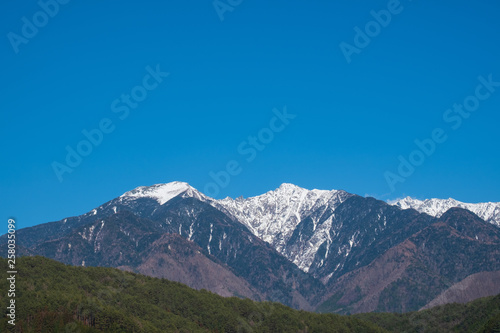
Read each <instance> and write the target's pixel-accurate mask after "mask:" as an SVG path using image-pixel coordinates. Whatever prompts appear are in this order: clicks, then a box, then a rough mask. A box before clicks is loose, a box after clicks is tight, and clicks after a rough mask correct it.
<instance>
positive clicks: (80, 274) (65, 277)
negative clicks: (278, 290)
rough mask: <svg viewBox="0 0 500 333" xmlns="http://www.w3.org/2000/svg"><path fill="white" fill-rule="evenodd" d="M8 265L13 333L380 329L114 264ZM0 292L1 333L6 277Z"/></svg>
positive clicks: (37, 261)
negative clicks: (12, 276) (11, 268)
mask: <svg viewBox="0 0 500 333" xmlns="http://www.w3.org/2000/svg"><path fill="white" fill-rule="evenodd" d="M0 263H1V265H0V267H1V270H2V271H3V272H6V271H7V261H6V260H5V259H0ZM16 268H17V271H18V274H17V279H16V284H17V285H16V289H17V292H16V326H15V332H44V333H45V332H72V333H73V332H74V333H76V332H82V333H83V332H147V333H153V332H386V331H385V330H383V329H381V328H378V327H376V325H375V324H371V323H368V322H364V321H362V320H360V319H357V318H352V317H347V316H340V315H335V314H316V313H310V312H305V311H297V310H293V309H291V308H289V307H286V306H284V305H281V304H279V303H270V302H261V303H257V302H254V301H251V300H249V299H240V298H236V297H231V298H224V297H221V296H218V295H216V294H213V293H210V292H207V291H203V290H202V291H197V290H194V289H191V288H189V287H187V286H185V285H183V284H180V283H177V282H171V281H168V280H165V279H158V278H152V277H148V276H144V275H138V274H132V273H128V272H123V271H120V270H118V269H114V268H103V267H74V266H66V265H64V264H61V263H59V262H57V261H54V260H51V259H47V258H44V257H22V258H18V260H17V262H16ZM0 290H1V291H2V292H1V294H0V304H1V308H2V309H3V313H4V315H3V316H2V317H3V318H2V320H1V321H0V331H1V332H8V330H9V329H11V327H10V326H11V325H9V324H8V323H7V317H6V316H5V313H6V308H7V302H8V298H7V297H6V296H7V293H6V291H7V290H8V288H7V280H6V279H1V280H0Z"/></svg>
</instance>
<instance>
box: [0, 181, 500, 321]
mask: <svg viewBox="0 0 500 333" xmlns="http://www.w3.org/2000/svg"><path fill="white" fill-rule="evenodd" d="M499 212H500V203H481V204H465V203H461V202H458V201H455V200H453V199H448V200H440V199H430V200H425V201H419V200H416V199H411V198H405V199H402V200H398V201H395V202H391V203H387V202H384V201H380V200H376V199H374V198H371V197H367V198H364V197H360V196H358V195H355V194H351V193H347V192H345V191H342V190H331V191H328V190H307V189H304V188H301V187H298V186H296V185H293V184H282V185H281V186H280V187H279V188H277V189H276V190H274V191H269V192H267V193H265V194H262V195H260V196H256V197H251V198H242V197H240V198H236V199H232V198H225V199H222V200H216V199H213V198H210V197H208V196H206V195H204V194H203V193H201V192H199V191H197V190H196V189H195V188H193V187H191V186H190V185H189V184H187V183H183V182H172V183H168V184H158V185H153V186H148V187H146V186H141V187H138V188H136V189H134V190H132V191H129V192H126V193H124V194H123V195H121V196H120V197H117V198H115V199H113V200H111V201H109V202H107V203H104V204H103V205H101V206H99V207H96V208H95V209H93V210H91V211H90V212H88V213H86V214H83V215H80V216H75V217H68V218H65V219H63V220H61V221H56V222H51V223H44V224H39V225H37V226H34V227H30V228H25V229H21V230H18V231H17V237H16V238H17V241H18V248H19V250H20V251H21V254H23V255H42V256H45V257H49V258H53V259H56V260H58V261H61V262H63V263H66V264H71V265H76V266H109V267H117V268H120V269H122V270H127V271H132V272H137V273H142V274H146V275H150V276H153V277H163V278H167V279H169V280H173V281H178V282H182V283H185V284H187V285H189V286H191V287H193V288H196V289H208V290H210V291H213V292H215V293H218V294H220V295H222V296H238V297H247V298H251V299H254V300H272V301H278V302H281V303H283V304H285V305H289V306H292V307H294V308H298V309H305V310H316V311H320V312H338V313H359V312H370V311H390V312H406V311H413V310H418V309H420V308H424V307H426V306H427V307H428V306H429V304H432V305H438V304H444V303H447V302H449V301H458V302H467V301H470V300H472V299H474V298H477V297H483V296H488V295H494V294H497V293H500V286H499V285H498V284H495V283H492V282H491V281H492V279H493V278H492V276H498V272H500V228H499V226H500V213H499ZM0 244H2V245H3V246H4V245H5V244H6V237H5V235H4V236H2V237H0ZM3 253H7V252H6V251H5V252H3ZM495 274H497V275H495ZM470 281H474V283H471V282H470ZM478 285H479V286H483V287H482V288H478Z"/></svg>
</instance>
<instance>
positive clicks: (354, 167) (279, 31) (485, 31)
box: [0, 0, 500, 227]
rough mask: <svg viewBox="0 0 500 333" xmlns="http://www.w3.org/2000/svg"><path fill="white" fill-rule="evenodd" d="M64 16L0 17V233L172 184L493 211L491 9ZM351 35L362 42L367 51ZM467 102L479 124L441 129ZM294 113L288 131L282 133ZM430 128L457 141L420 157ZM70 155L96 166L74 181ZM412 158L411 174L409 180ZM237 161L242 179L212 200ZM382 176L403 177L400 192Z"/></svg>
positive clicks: (497, 94) (495, 135) (495, 48)
mask: <svg viewBox="0 0 500 333" xmlns="http://www.w3.org/2000/svg"><path fill="white" fill-rule="evenodd" d="M61 2H64V1H61ZM66 2H67V3H64V4H60V3H59V4H58V7H59V8H55V7H54V5H53V4H54V2H53V1H48V0H47V1H43V0H42V5H41V4H40V3H37V2H35V1H26V2H13V1H9V2H8V3H4V4H2V7H3V8H2V10H1V11H0V27H1V31H0V32H1V34H2V36H3V37H2V39H1V43H0V57H1V62H0V67H1V75H2V80H1V81H0V82H1V83H0V84H1V87H0V88H1V92H2V101H1V102H2V112H1V114H0V117H1V118H0V136H1V142H2V154H1V156H2V160H1V164H0V168H1V171H2V172H1V173H0V177H1V179H0V184H1V191H0V202H1V206H0V210H1V213H0V215H1V217H2V219H3V220H4V221H5V222H6V221H7V218H9V217H15V218H16V219H17V221H18V226H19V227H27V226H31V225H35V224H39V223H44V222H49V221H55V220H59V219H62V218H64V217H68V216H74V215H79V214H82V213H85V212H87V211H89V210H91V209H92V208H94V207H97V206H99V205H100V204H102V203H104V202H106V201H108V200H110V199H112V198H114V197H117V196H119V195H120V194H122V193H123V192H125V191H128V190H130V189H133V188H135V187H137V186H140V185H152V184H155V183H165V182H170V181H174V180H181V181H186V182H188V183H190V184H191V185H192V186H194V187H196V188H198V189H199V190H201V191H205V192H206V191H207V189H208V190H210V191H211V192H212V193H208V194H213V193H216V197H218V198H222V197H225V196H232V197H237V196H240V195H243V196H245V197H247V196H253V195H258V194H261V193H264V192H266V191H268V190H271V189H274V188H276V187H278V186H279V185H280V184H281V183H283V182H290V183H295V184H297V185H299V186H302V187H305V188H310V189H312V188H319V189H344V190H346V191H348V192H351V193H356V194H359V195H370V196H375V197H377V198H379V199H382V200H390V199H395V198H399V197H403V196H406V195H410V196H412V197H416V198H420V199H423V198H429V197H438V198H448V197H454V198H456V199H458V200H461V201H466V202H480V201H500V190H499V189H500V174H499V172H498V170H500V157H499V156H500V155H499V148H498V147H499V146H498V142H499V141H500V140H499V139H500V131H498V124H499V121H500V87H495V86H494V84H493V86H492V84H490V86H489V89H490V90H491V91H490V90H488V87H485V86H484V85H483V86H482V87H479V88H478V86H479V85H481V82H482V81H481V80H480V79H478V77H482V78H483V82H484V80H488V76H489V75H491V77H490V81H493V82H497V81H500V61H499V59H500V37H499V36H500V34H499V32H500V21H499V20H498V13H499V10H500V5H499V4H498V2H496V1H493V0H491V1H479V2H474V3H472V2H470V1H451V0H449V1H440V2H439V3H435V2H429V1H421V0H413V1H409V0H406V1H404V0H402V1H400V3H399V4H397V3H396V2H394V1H356V2H354V1H347V0H345V1H335V2H334V1H330V2H327V1H314V2H311V1H309V2H308V1H290V0H289V1H273V2H272V3H270V2H269V1H257V0H254V1H249V0H244V1H236V0H232V1H227V0H221V1H219V2H218V3H217V5H218V8H219V9H218V10H219V12H218V11H217V9H216V8H215V7H214V4H213V2H212V1H164V2H163V1H162V2H160V1H141V2H139V1H106V2H102V1H92V0H90V1H84V2H82V1H67V0H66ZM43 3H49V4H52V5H51V6H48V7H47V6H44V5H43ZM231 3H232V4H233V5H230V4H231ZM42 7H46V9H47V11H49V12H50V14H51V15H48V14H44V13H43V12H42V13H40V11H43V8H42ZM372 11H374V12H375V13H378V14H375V16H377V15H378V16H379V20H381V21H380V22H381V23H376V22H377V21H375V16H374V15H373V12H372ZM381 11H382V12H381ZM384 13H386V14H387V13H389V14H390V21H389V19H388V16H387V15H386V16H384V15H383V14H384ZM219 14H220V15H219ZM221 17H222V18H223V20H221ZM24 18H25V19H24ZM384 20H385V21H384ZM35 23H37V24H38V27H37V26H36V25H34V24H35ZM32 24H33V25H34V26H31V28H33V27H34V28H35V29H37V31H34V30H30V25H32ZM25 25H26V26H25ZM355 27H358V28H359V30H360V31H362V34H367V33H368V35H366V36H364V38H365V39H364V40H363V36H358V38H357V42H358V44H356V41H355V37H356V35H357V32H356V31H355ZM366 29H368V31H367V30H366ZM370 29H372V30H370ZM359 30H357V31H359ZM23 34H24V35H23ZM370 36H371V37H370ZM366 38H368V39H369V42H367V40H366ZM342 43H344V44H342ZM347 44H349V45H350V47H352V48H350V50H353V48H354V47H356V45H358V47H357V49H356V50H357V51H356V52H354V53H352V54H350V55H349V56H348V57H346V56H345V54H344V53H343V51H342V48H341V45H344V46H345V45H347ZM366 44H367V45H366ZM16 51H17V52H16ZM347 58H349V60H350V62H348V61H347V60H348V59H347ZM155 71H156V72H160V74H158V73H157V74H156V77H157V80H155V77H154V75H153V76H152V75H151V73H152V72H155ZM165 73H168V76H167V75H166V74H165ZM148 75H149V76H148ZM146 86H147V88H148V89H146V88H145V87H146ZM478 89H479V92H480V96H481V99H478V98H477V97H474V96H475V94H476V91H477V90H478ZM496 89H498V90H496ZM127 95H128V96H132V100H130V97H128V98H129V101H128V103H129V104H126V103H127V102H126V98H127ZM124 96H125V97H124ZM134 96H135V97H134ZM123 98H125V99H123ZM134 98H136V100H134ZM115 101H116V102H115ZM464 101H467V102H468V103H472V104H470V105H469V108H473V109H474V110H475V111H474V112H472V111H471V112H470V113H469V112H467V113H466V114H467V117H463V116H460V117H461V120H460V124H459V126H457V125H458V120H456V117H457V116H458V113H448V114H447V115H448V121H446V120H445V119H444V115H445V114H446V112H447V110H448V109H450V108H453V105H454V104H455V103H458V104H461V103H464ZM477 101H479V103H478V104H477V105H475V104H474V103H475V102H477ZM113 103H114V107H113ZM471 105H472V106H471ZM120 107H121V109H119V108H120ZM284 108H286V112H287V113H288V114H289V115H290V116H289V119H286V121H285V122H283V121H282V120H280V119H278V118H277V119H274V118H275V117H276V113H281V114H283V110H284ZM125 110H126V111H125ZM273 110H274V111H273ZM450 112H455V111H450ZM464 114H465V113H464ZM291 115H294V116H295V117H294V118H293V119H292V116H291ZM452 115H453V116H454V117H455V118H454V119H455V120H454V121H452V120H451V118H450V117H451V116H452ZM120 117H122V119H121V118H120ZM273 119H274V120H273ZM280 121H281V122H280ZM102 122H104V129H106V130H107V133H102V138H101V137H100V136H99V135H98V134H95V133H96V132H95V131H94V132H92V131H93V130H95V129H99V126H100V125H102ZM271 123H272V124H273V126H274V127H272V126H271ZM271 127H272V128H271ZM453 127H457V128H453ZM273 129H274V130H273ZM278 129H279V131H278ZM436 129H441V130H442V133H441V136H443V135H444V136H446V140H445V141H444V142H439V143H434V145H435V147H431V146H428V148H429V149H430V148H433V149H431V150H428V151H427V152H428V153H429V152H430V153H429V154H427V155H425V154H424V152H422V149H420V153H419V152H415V151H416V150H419V148H418V147H417V145H416V144H415V140H421V141H422V140H423V141H425V140H426V139H427V140H429V138H432V132H433V131H434V130H436ZM85 130H86V131H88V132H89V133H94V134H95V135H96V136H95V137H94V141H95V142H96V144H95V145H94V144H92V143H90V146H89V142H87V143H85V142H83V141H85V140H87V139H86V137H85V135H84V134H83V133H82V131H85ZM99 131H101V129H99ZM259 135H260V136H259ZM249 136H253V137H255V138H256V140H258V141H257V142H258V143H257V145H255V146H252V144H251V139H250V138H249ZM87 141H88V140H87ZM263 141H265V144H263ZM425 142H428V141H425ZM67 147H69V149H73V150H75V151H77V149H78V147H79V148H80V152H83V153H85V154H87V156H82V157H81V160H80V161H75V160H73V166H74V167H71V166H69V165H68V163H67V162H66V157H67V154H68V151H67V150H66V149H67ZM238 147H240V148H238ZM257 147H258V149H257ZM89 149H91V152H90V153H89ZM252 149H253V150H254V153H250V151H251V150H252ZM260 149H262V150H260ZM242 152H246V153H242ZM77 153H78V152H77ZM83 153H82V155H83ZM412 154H413V155H412ZM410 155H412V158H413V161H414V162H418V163H417V164H418V165H416V166H414V167H413V169H414V170H412V172H410V174H409V175H408V173H404V174H401V173H399V172H398V167H399V164H400V163H401V162H400V160H399V159H398V158H399V156H401V157H402V158H404V159H406V160H409V158H410ZM422 157H423V160H422ZM419 158H420V159H419ZM230 161H233V162H230ZM55 162H57V163H56V165H57V166H58V167H59V169H58V170H59V177H58V175H57V172H55V171H54V163H55ZM228 162H229V164H230V168H232V169H231V171H232V173H233V175H229V179H225V180H224V181H225V182H224V183H220V184H219V185H216V191H215V190H213V189H214V187H213V184H212V187H210V186H208V187H207V184H210V183H214V184H215V181H214V180H213V179H212V177H211V176H210V175H211V174H212V175H213V174H219V175H220V174H221V171H223V172H226V171H224V170H226V169H227V167H228ZM231 163H232V164H231ZM234 163H236V164H234ZM61 166H65V167H66V169H65V168H64V167H61ZM61 168H62V169H61ZM68 169H71V173H69V172H65V171H68ZM61 170H63V171H61ZM235 170H237V171H238V172H235ZM403 171H404V170H403ZM388 172H390V173H391V175H392V176H391V177H393V178H391V179H392V181H394V179H396V178H394V176H396V177H401V178H397V179H398V180H396V181H395V182H394V183H393V184H392V187H391V186H390V184H389V183H388V181H387V179H386V177H387V174H388ZM402 175H403V176H404V177H402ZM402 179H404V182H402V181H401V180H402ZM226 183H227V184H226ZM6 224H7V223H5V225H6Z"/></svg>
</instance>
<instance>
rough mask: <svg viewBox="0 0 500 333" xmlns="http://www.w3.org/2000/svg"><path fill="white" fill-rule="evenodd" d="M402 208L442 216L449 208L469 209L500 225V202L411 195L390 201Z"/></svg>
mask: <svg viewBox="0 0 500 333" xmlns="http://www.w3.org/2000/svg"><path fill="white" fill-rule="evenodd" d="M389 204H391V205H394V206H398V207H400V208H401V209H409V208H413V209H415V210H416V211H418V212H420V213H426V214H428V215H431V216H435V217H441V215H443V214H444V213H445V212H446V211H447V210H448V209H450V208H453V207H459V208H464V209H468V210H470V211H471V212H473V213H474V214H476V215H477V216H479V217H480V218H482V219H483V220H485V221H487V222H490V223H492V224H496V225H498V226H500V202H482V203H464V202H461V201H458V200H455V199H453V198H448V199H426V200H418V199H414V198H411V197H406V198H404V199H400V200H396V201H392V202H389Z"/></svg>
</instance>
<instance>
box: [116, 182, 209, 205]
mask: <svg viewBox="0 0 500 333" xmlns="http://www.w3.org/2000/svg"><path fill="white" fill-rule="evenodd" d="M181 194H182V196H183V197H184V198H186V197H193V198H196V199H198V200H201V201H207V200H209V198H208V197H207V196H205V195H204V194H202V193H200V192H199V191H198V190H196V189H195V188H193V187H191V186H190V185H189V184H188V183H184V182H171V183H166V184H156V185H153V186H139V187H137V188H135V189H133V190H132V191H128V192H126V193H124V194H122V195H121V196H120V198H122V199H125V200H134V199H138V198H153V199H155V200H156V201H158V203H159V204H160V205H163V204H165V203H166V202H168V201H170V200H171V199H173V198H175V197H177V196H178V195H181Z"/></svg>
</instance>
